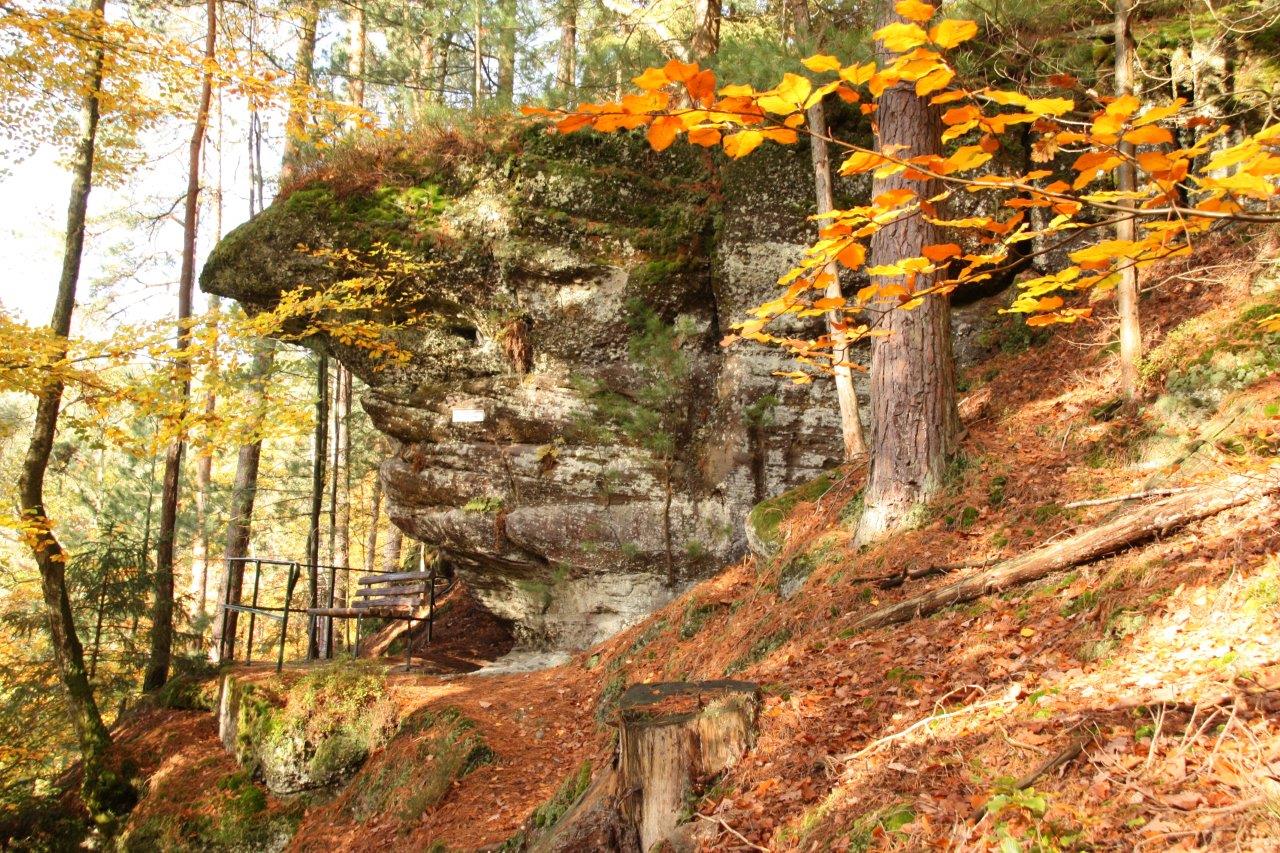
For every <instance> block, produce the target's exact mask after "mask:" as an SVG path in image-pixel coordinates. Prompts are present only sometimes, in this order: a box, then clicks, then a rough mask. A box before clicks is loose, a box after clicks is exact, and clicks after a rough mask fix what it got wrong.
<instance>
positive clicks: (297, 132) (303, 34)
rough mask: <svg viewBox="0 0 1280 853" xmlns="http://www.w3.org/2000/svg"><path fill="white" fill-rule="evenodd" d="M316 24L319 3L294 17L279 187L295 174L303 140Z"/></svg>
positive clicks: (314, 0) (313, 2)
mask: <svg viewBox="0 0 1280 853" xmlns="http://www.w3.org/2000/svg"><path fill="white" fill-rule="evenodd" d="M319 20H320V2H319V0H306V2H305V3H304V4H303V6H302V10H301V11H300V13H299V16H298V53H297V55H296V56H295V57H294V61H293V80H292V82H291V83H290V84H289V112H288V115H287V116H286V117H285V122H284V158H283V164H282V166H281V167H280V185H281V186H285V185H287V184H289V183H290V182H291V181H292V180H293V179H294V178H295V177H296V176H297V173H298V158H299V157H300V156H301V154H302V143H303V142H304V141H305V140H306V138H307V118H308V116H309V114H310V112H311V111H310V108H309V106H308V100H309V99H310V97H311V72H312V66H313V65H314V64H315V56H316V25H317V23H318V22H319Z"/></svg>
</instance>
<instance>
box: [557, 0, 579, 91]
mask: <svg viewBox="0 0 1280 853" xmlns="http://www.w3.org/2000/svg"><path fill="white" fill-rule="evenodd" d="M577 80H578V0H561V3H560V50H559V52H558V53H557V54H556V86H557V87H558V88H559V89H560V91H561V92H563V93H564V94H565V95H566V96H568V95H569V94H570V93H571V92H573V90H574V88H575V87H576V85H577Z"/></svg>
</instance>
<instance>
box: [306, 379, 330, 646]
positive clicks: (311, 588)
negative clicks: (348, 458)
mask: <svg viewBox="0 0 1280 853" xmlns="http://www.w3.org/2000/svg"><path fill="white" fill-rule="evenodd" d="M328 428H329V357H328V356H327V355H321V356H320V358H319V359H318V360H317V362H316V434H315V447H314V448H313V452H312V457H311V516H310V523H309V525H308V528H307V606H308V607H317V606H318V604H319V595H320V587H319V575H318V573H319V568H318V567H319V565H320V512H321V510H322V509H323V508H324V473H325V455H326V452H327V450H328V446H329V437H328V431H329V429H328ZM323 627H324V626H323V625H322V624H321V620H319V619H312V620H311V627H310V631H309V632H308V638H307V657H308V658H312V659H314V658H315V657H316V656H317V655H318V654H319V651H320V636H321V634H322V633H324V632H323V631H322V630H321V628H323Z"/></svg>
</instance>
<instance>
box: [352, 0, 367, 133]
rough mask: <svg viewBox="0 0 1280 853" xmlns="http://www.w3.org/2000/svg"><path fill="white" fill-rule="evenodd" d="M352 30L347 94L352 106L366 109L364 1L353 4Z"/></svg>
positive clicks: (360, 0)
mask: <svg viewBox="0 0 1280 853" xmlns="http://www.w3.org/2000/svg"><path fill="white" fill-rule="evenodd" d="M350 28H351V29H350V32H349V33H348V42H349V44H348V48H347V49H348V50H349V51H350V55H351V59H350V64H349V65H348V67H347V94H348V95H349V97H350V98H351V105H352V106H355V107H359V108H360V109H364V74H365V44H366V42H367V40H368V38H367V34H366V32H365V17H364V2H363V0H355V2H353V3H352V4H351V20H350Z"/></svg>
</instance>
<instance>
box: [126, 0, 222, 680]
mask: <svg viewBox="0 0 1280 853" xmlns="http://www.w3.org/2000/svg"><path fill="white" fill-rule="evenodd" d="M217 36H218V4H217V0H206V2H205V37H204V56H205V61H206V63H208V64H207V65H206V66H205V70H204V73H203V74H202V75H201V78H200V102H199V107H198V109H197V112H196V122H195V127H194V128H193V129H192V131H191V143H190V145H189V146H188V150H187V197H186V204H185V207H184V210H183V217H182V269H181V271H180V272H179V275H178V334H177V347H178V353H177V356H176V358H175V359H174V361H175V368H176V371H177V377H178V382H179V385H180V388H179V392H180V395H181V402H180V405H179V411H178V423H177V429H178V434H177V435H176V436H175V437H174V438H173V440H172V441H171V443H170V444H169V450H168V452H167V453H166V454H165V460H164V464H165V467H164V487H163V489H162V490H161V495H160V537H159V539H157V541H156V571H155V600H154V602H153V603H152V609H151V655H150V658H149V659H148V661H147V670H146V673H145V675H144V676H143V679H142V689H143V690H155V689H157V688H159V687H161V686H163V685H164V683H165V682H166V681H167V680H168V679H169V662H170V658H171V657H172V654H173V553H174V540H175V537H176V533H177V522H178V486H179V479H180V477H181V474H182V457H183V452H184V451H185V449H186V439H185V436H184V435H183V432H182V421H183V419H184V418H185V417H186V413H187V406H188V405H189V400H190V397H191V356H190V354H189V353H188V352H187V351H188V349H189V348H190V345H191V326H190V319H191V297H192V291H193V290H194V288H195V269H196V233H197V227H198V223H197V221H196V215H197V213H198V212H199V202H200V152H201V149H202V148H203V146H204V135H205V129H206V128H207V127H208V124H209V104H210V101H211V99H212V96H213V75H212V73H211V71H210V66H211V65H212V64H213V62H214V60H215V53H214V48H215V46H216V40H217Z"/></svg>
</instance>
